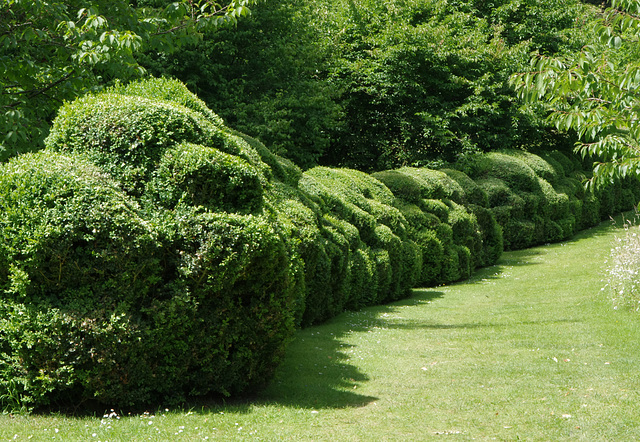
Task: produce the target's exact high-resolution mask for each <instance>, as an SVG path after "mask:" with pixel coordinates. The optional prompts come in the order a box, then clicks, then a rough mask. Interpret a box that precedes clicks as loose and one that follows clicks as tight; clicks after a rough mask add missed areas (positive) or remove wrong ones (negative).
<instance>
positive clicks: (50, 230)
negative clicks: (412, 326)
mask: <svg viewBox="0 0 640 442" xmlns="http://www.w3.org/2000/svg"><path fill="white" fill-rule="evenodd" d="M0 169H1V170H0V232H1V238H2V241H1V242H0V288H1V289H2V290H3V293H4V297H3V298H2V300H1V301H0V330H1V332H0V404H2V406H3V407H4V408H5V409H8V410H10V409H15V408H21V407H23V408H24V407H26V408H37V407H42V406H64V405H65V404H68V403H74V404H76V405H77V404H78V403H82V402H84V401H97V402H98V403H99V404H104V405H105V406H111V407H115V406H117V407H132V406H142V405H145V404H152V403H156V404H159V403H165V404H166V403H177V402H180V401H183V400H185V398H187V397H192V396H201V395H210V394H223V395H232V394H237V393H241V392H247V391H251V390H255V389H257V388H260V387H261V386H262V385H264V384H265V383H266V382H268V381H269V379H270V378H271V376H272V374H273V372H274V370H275V368H276V367H277V365H278V363H279V361H280V360H281V358H282V356H283V354H284V352H285V349H286V344H287V342H288V341H289V339H290V338H291V336H292V333H293V331H294V329H295V328H296V327H304V326H308V325H311V324H316V323H319V322H322V321H325V320H327V319H329V318H331V317H333V316H335V315H337V314H339V313H341V312H342V311H344V310H345V309H358V308H361V307H364V306H367V305H373V304H379V303H385V302H389V301H393V300H397V299H400V298H402V297H404V296H407V295H408V294H409V293H410V290H411V288H413V287H416V286H432V285H438V284H446V283H449V282H453V281H457V280H460V279H464V278H468V277H469V276H470V275H471V274H472V273H473V272H474V270H475V269H477V268H479V267H483V266H488V265H491V264H493V263H495V262H496V261H497V260H498V258H499V257H500V255H501V253H502V251H503V249H518V248H524V247H530V246H533V245H536V244H542V243H546V242H552V241H559V240H563V239H566V238H569V237H571V236H572V235H573V234H574V233H576V232H577V231H578V230H581V229H585V228H588V227H590V226H593V225H595V224H597V223H598V222H600V220H602V219H603V218H604V217H607V216H609V215H610V214H613V213H616V212H619V211H622V210H628V209H630V208H632V206H633V205H634V204H635V203H636V202H637V201H638V200H639V199H640V184H639V182H638V181H637V180H631V179H629V180H627V181H625V182H618V183H615V184H612V185H611V186H608V187H606V188H603V189H600V190H598V192H597V193H595V194H594V193H588V192H585V190H584V187H583V186H582V183H581V182H582V180H583V179H584V178H586V177H587V175H588V170H586V169H585V168H584V167H583V164H582V163H581V162H580V161H578V160H576V159H575V158H574V157H572V156H567V155H564V154H562V153H560V152H557V151H549V152H545V153H542V154H540V155H534V154H532V153H527V152H523V151H504V152H492V153H487V154H483V155H477V156H474V157H471V158H468V159H467V160H465V161H464V162H460V163H459V164H457V165H456V166H455V168H452V169H444V170H439V171H438V170H429V169H424V168H410V167H405V168H401V169H397V170H388V171H384V172H378V173H375V174H373V175H368V174H365V173H363V172H358V171H356V170H349V169H335V168H326V167H316V168H314V169H311V170H308V171H306V172H304V173H303V172H302V171H301V170H300V169H299V168H297V167H296V166H295V165H293V164H292V163H291V162H290V161H288V160H285V159H282V158H280V157H278V156H276V155H274V154H272V153H271V152H270V151H269V150H268V149H267V148H266V147H265V146H264V145H263V144H262V143H260V142H259V141H257V140H255V139H253V138H251V137H248V136H246V135H243V134H240V133H237V132H235V131H233V130H232V129H229V128H227V127H225V126H224V124H223V122H222V121H221V120H220V119H219V118H218V117H217V116H216V115H215V114H214V113H213V112H212V111H211V110H209V109H208V108H207V107H206V106H205V105H204V103H203V102H202V101H201V100H199V99H198V98H197V97H196V96H195V95H193V94H191V93H190V92H189V91H188V90H187V89H186V87H185V86H184V85H183V84H182V83H179V82H177V81H174V80H167V79H151V80H147V81H144V82H138V83H133V84H130V85H128V86H118V87H115V88H112V89H111V90H109V91H107V92H105V93H100V94H96V95H87V96H85V97H83V98H80V99H78V100H76V101H74V102H72V103H67V104H65V105H64V106H63V107H62V108H61V109H60V111H59V114H58V117H57V119H56V120H55V122H54V125H53V128H52V130H51V134H50V136H49V138H48V139H47V148H46V149H45V150H44V151H42V152H39V153H35V154H28V155H23V156H21V157H18V158H15V159H12V160H11V161H9V162H8V163H6V164H2V165H0Z"/></svg>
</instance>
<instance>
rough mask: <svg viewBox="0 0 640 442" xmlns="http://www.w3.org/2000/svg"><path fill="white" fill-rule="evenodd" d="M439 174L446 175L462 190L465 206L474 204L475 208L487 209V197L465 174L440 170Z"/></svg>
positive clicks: (452, 170)
mask: <svg viewBox="0 0 640 442" xmlns="http://www.w3.org/2000/svg"><path fill="white" fill-rule="evenodd" d="M441 172H444V173H446V174H447V175H448V176H449V178H451V179H452V180H454V181H455V182H457V183H458V184H459V185H460V187H461V188H462V189H463V190H464V196H465V198H464V202H465V205H466V204H475V205H477V206H482V207H487V206H488V205H489V196H488V195H487V192H485V191H484V190H483V189H482V188H481V187H480V186H479V185H478V184H477V183H476V182H475V181H473V180H472V179H471V178H470V177H469V176H468V175H467V174H465V173H463V172H460V171H459V170H455V169H442V170H441Z"/></svg>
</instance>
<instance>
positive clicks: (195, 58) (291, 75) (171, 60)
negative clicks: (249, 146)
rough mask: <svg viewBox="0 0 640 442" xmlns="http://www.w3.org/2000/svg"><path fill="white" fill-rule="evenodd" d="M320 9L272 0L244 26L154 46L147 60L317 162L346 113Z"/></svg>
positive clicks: (288, 150)
mask: <svg viewBox="0 0 640 442" xmlns="http://www.w3.org/2000/svg"><path fill="white" fill-rule="evenodd" d="M313 10H314V7H313V6H312V5H309V4H308V3H307V2H303V1H301V0H294V1H284V0H267V1H264V2H262V3H260V4H258V5H256V7H255V8H254V14H253V15H252V16H251V17H249V18H248V19H246V20H243V21H242V22H239V23H238V26H237V28H234V29H229V28H226V29H225V28H220V29H216V30H214V31H213V32H210V33H207V34H206V35H205V37H204V41H202V42H199V43H198V44H197V45H191V46H189V47H187V48H185V49H184V50H181V51H180V52H179V53H174V54H166V53H163V52H157V51H149V52H148V53H147V58H146V60H145V61H144V62H143V64H144V65H145V66H146V67H147V68H148V70H149V71H150V72H152V73H153V74H155V75H157V76H159V75H170V76H174V77H177V78H178V79H180V80H181V81H183V82H185V83H186V84H187V85H188V87H189V88H190V89H191V90H192V91H194V92H196V93H197V94H198V96H199V97H201V98H202V99H203V100H204V101H205V102H206V103H207V104H208V106H209V107H210V108H211V109H213V110H214V111H215V112H216V113H217V114H218V115H220V116H221V117H222V118H223V119H224V120H225V123H226V124H228V125H229V126H230V127H233V128H235V129H237V130H239V131H241V132H245V133H247V134H249V135H251V136H254V137H256V138H258V139H259V140H260V141H262V142H263V143H264V144H266V145H267V146H269V148H270V149H272V151H273V152H275V153H277V154H279V155H283V156H285V157H287V158H289V159H291V160H293V161H294V162H295V163H296V164H298V165H299V166H301V167H303V168H309V167H311V166H314V165H317V163H318V160H319V158H320V157H321V156H322V155H323V153H324V152H325V151H326V150H327V149H328V148H329V145H330V143H331V133H332V131H333V130H334V129H335V127H336V126H337V125H339V124H340V123H339V121H340V118H341V113H340V106H339V104H338V103H336V102H335V100H334V97H335V95H336V94H335V90H334V88H333V87H332V85H331V84H329V83H328V82H327V81H325V78H326V69H325V68H324V66H325V60H326V57H327V54H326V52H324V48H325V47H324V46H322V45H321V44H320V42H319V41H318V38H319V36H318V35H317V34H316V33H315V32H314V29H313V28H312V27H310V26H309V20H310V19H311V15H312V14H313Z"/></svg>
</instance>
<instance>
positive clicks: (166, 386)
mask: <svg viewBox="0 0 640 442" xmlns="http://www.w3.org/2000/svg"><path fill="white" fill-rule="evenodd" d="M163 148H164V150H165V151H166V152H169V153H167V154H165V155H164V156H162V157H160V166H161V167H159V168H158V169H157V171H154V172H153V173H152V174H151V175H152V176H153V177H154V180H155V185H156V186H155V189H161V190H162V192H159V193H158V195H161V196H162V197H163V198H164V197H166V198H165V199H164V200H162V201H164V202H166V203H167V204H166V206H163V205H158V204H155V205H154V204H151V203H150V202H149V201H148V198H147V197H145V198H142V199H140V200H137V199H136V198H135V197H134V196H131V195H130V194H128V193H126V192H124V191H123V190H122V188H121V185H120V183H119V182H118V181H117V180H115V179H113V178H112V177H111V176H109V175H107V174H106V173H105V172H104V171H103V170H104V169H103V167H99V166H97V165H95V164H93V163H91V162H90V161H89V160H88V159H87V157H86V156H84V155H74V156H67V155H64V154H61V153H57V152H54V151H52V150H46V151H43V152H40V153H38V154H33V155H25V156H21V157H17V158H15V159H12V160H11V161H10V162H8V163H6V164H3V165H2V166H0V238H2V241H0V290H2V291H3V293H4V297H3V299H2V301H1V302H0V329H1V330H2V331H3V333H1V334H0V356H1V357H0V405H4V406H6V407H12V406H26V407H39V406H44V405H48V404H68V403H76V404H77V403H79V402H83V401H87V400H95V401H98V402H99V403H102V404H104V405H109V406H118V407H125V406H138V405H144V404H149V403H155V404H157V403H170V402H178V401H181V400H184V399H185V398H186V397H188V396H193V395H207V394H224V395H227V394H233V393H238V392H246V391H250V390H252V389H255V388H257V387H258V386H261V385H263V384H264V383H265V382H267V381H268V380H269V379H270V378H271V376H272V374H273V372H274V370H275V368H276V366H277V365H278V363H279V361H280V359H281V357H282V356H283V354H284V349H285V346H286V343H287V342H288V339H289V338H290V336H291V334H292V332H293V329H294V313H295V312H294V301H295V299H296V296H297V295H296V290H299V284H296V282H295V275H294V272H295V267H294V266H293V265H292V259H291V256H290V249H291V245H290V244H289V242H288V241H289V239H288V238H285V237H284V236H283V234H282V232H281V227H280V226H279V224H278V223H277V222H275V221H274V220H273V219H271V217H270V216H268V215H265V214H263V211H262V204H263V195H262V191H263V189H262V182H261V178H260V177H259V173H258V172H257V171H256V169H255V168H253V167H252V166H251V165H250V164H249V163H248V162H247V161H246V160H244V159H242V158H240V157H236V156H232V155H229V154H226V153H222V152H220V151H218V150H216V149H213V148H210V147H204V146H199V145H195V144H179V145H177V146H174V147H173V148H171V147H169V146H167V145H163ZM160 184H162V185H160ZM151 187H153V186H151ZM227 192H228V193H227ZM148 195H151V192H150V193H149V194H148ZM227 212H229V213H227ZM230 212H235V213H230ZM12 401H13V402H19V403H12Z"/></svg>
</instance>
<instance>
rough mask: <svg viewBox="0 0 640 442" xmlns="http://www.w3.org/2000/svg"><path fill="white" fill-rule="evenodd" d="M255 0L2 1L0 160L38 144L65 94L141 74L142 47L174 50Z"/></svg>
mask: <svg viewBox="0 0 640 442" xmlns="http://www.w3.org/2000/svg"><path fill="white" fill-rule="evenodd" d="M254 2H255V0H231V1H230V2H229V3H225V4H219V3H216V2H213V1H209V0H198V1H192V0H182V1H178V2H168V1H164V0H138V1H131V2H129V1H123V0H115V1H114V0H94V1H80V0H66V1H55V0H53V1H46V0H28V1H27V0H1V2H0V134H1V135H0V159H3V158H7V157H9V156H11V155H14V154H16V153H20V152H25V151H30V150H36V149H38V148H40V146H41V145H42V140H43V139H44V137H46V135H47V133H48V130H49V123H50V121H51V119H52V117H53V115H54V113H55V111H56V110H57V108H58V107H59V106H60V104H61V103H62V102H63V101H64V100H71V99H73V98H75V97H76V96H78V95H79V94H82V93H84V92H87V91H89V90H92V89H95V88H98V87H101V86H103V85H105V84H110V83H112V82H113V81H115V80H116V79H122V80H128V79H130V78H133V77H135V76H138V75H140V74H141V73H142V72H143V70H142V69H141V67H140V66H139V65H138V63H137V55H138V54H139V53H140V51H142V50H150V49H154V50H159V51H165V52H170V51H172V50H174V49H175V48H176V47H179V46H181V45H183V44H185V43H188V42H193V41H194V40H196V39H198V38H199V36H200V33H201V32H203V31H206V30H207V29H211V28H213V27H218V26H220V25H223V24H229V23H231V24H232V23H235V22H236V21H237V19H238V18H239V17H240V16H243V15H246V14H247V13H248V12H249V9H248V6H249V5H250V4H252V3H254Z"/></svg>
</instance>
